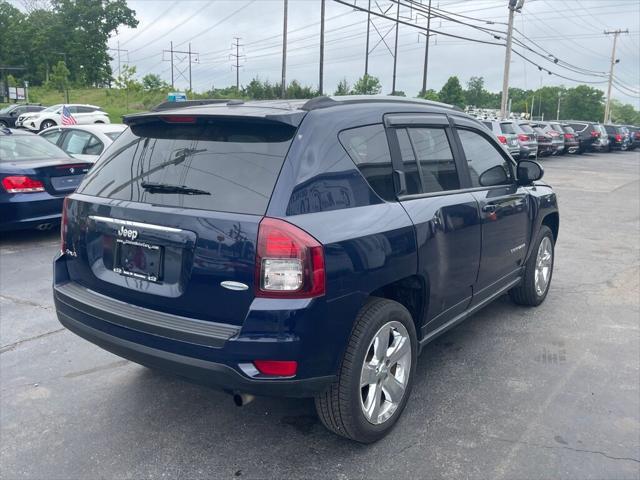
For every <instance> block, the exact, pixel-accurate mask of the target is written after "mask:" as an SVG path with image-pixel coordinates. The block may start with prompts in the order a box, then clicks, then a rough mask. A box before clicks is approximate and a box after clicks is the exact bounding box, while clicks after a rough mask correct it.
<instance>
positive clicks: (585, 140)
mask: <svg viewBox="0 0 640 480" xmlns="http://www.w3.org/2000/svg"><path fill="white" fill-rule="evenodd" d="M563 123H564V124H567V125H569V126H570V127H571V128H573V130H574V131H575V132H576V135H577V136H578V142H579V146H578V153H584V152H592V151H594V150H599V148H597V144H598V139H599V138H600V135H601V134H600V130H599V129H598V123H596V122H583V121H579V120H563Z"/></svg>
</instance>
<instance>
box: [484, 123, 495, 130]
mask: <svg viewBox="0 0 640 480" xmlns="http://www.w3.org/2000/svg"><path fill="white" fill-rule="evenodd" d="M482 123H484V124H485V126H486V127H487V128H488V129H489V130H493V125H492V124H491V122H482Z"/></svg>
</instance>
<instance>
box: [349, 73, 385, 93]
mask: <svg viewBox="0 0 640 480" xmlns="http://www.w3.org/2000/svg"><path fill="white" fill-rule="evenodd" d="M381 90H382V86H381V85H380V80H378V77H374V76H372V75H363V76H362V77H361V78H359V79H358V81H357V82H356V83H355V85H354V86H353V90H352V92H351V93H352V94H353V95H378V94H379V93H380V91H381Z"/></svg>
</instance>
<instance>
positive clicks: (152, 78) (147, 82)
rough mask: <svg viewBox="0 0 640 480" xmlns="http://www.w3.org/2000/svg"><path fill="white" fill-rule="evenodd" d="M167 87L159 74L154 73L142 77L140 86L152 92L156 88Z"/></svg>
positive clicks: (163, 88) (162, 88)
mask: <svg viewBox="0 0 640 480" xmlns="http://www.w3.org/2000/svg"><path fill="white" fill-rule="evenodd" d="M168 87H169V84H168V83H167V82H165V81H164V80H162V78H160V75H157V74H155V73H148V74H146V75H145V76H144V77H142V88H144V89H145V90H146V91H147V92H154V91H157V90H165V89H167V88H168Z"/></svg>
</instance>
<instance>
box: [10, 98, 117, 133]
mask: <svg viewBox="0 0 640 480" xmlns="http://www.w3.org/2000/svg"><path fill="white" fill-rule="evenodd" d="M66 105H67V108H68V109H69V112H70V113H71V115H72V116H73V118H75V119H76V122H77V123H78V125H87V124H90V123H111V121H110V120H109V116H108V115H107V114H106V113H105V112H103V111H102V110H101V109H100V107H96V106H95V105H82V104H73V103H72V104H66ZM63 106H64V104H59V105H53V106H51V107H48V108H45V109H44V110H41V111H39V112H33V113H25V114H23V115H20V116H19V117H18V122H17V124H18V125H20V126H22V127H24V128H28V129H29V130H33V131H35V132H38V131H40V130H43V129H45V128H49V127H55V126H56V125H62V120H61V119H60V117H61V115H62V107H63Z"/></svg>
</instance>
